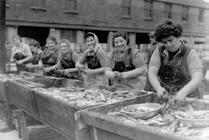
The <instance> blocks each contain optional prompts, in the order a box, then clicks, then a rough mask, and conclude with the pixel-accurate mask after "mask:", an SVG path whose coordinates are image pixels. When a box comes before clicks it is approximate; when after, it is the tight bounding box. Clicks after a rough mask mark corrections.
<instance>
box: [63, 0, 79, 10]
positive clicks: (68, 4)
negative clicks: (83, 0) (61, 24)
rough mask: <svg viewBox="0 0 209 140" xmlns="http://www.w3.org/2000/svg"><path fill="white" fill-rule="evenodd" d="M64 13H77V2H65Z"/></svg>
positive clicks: (74, 0)
mask: <svg viewBox="0 0 209 140" xmlns="http://www.w3.org/2000/svg"><path fill="white" fill-rule="evenodd" d="M64 10H65V11H77V0H65V7H64Z"/></svg>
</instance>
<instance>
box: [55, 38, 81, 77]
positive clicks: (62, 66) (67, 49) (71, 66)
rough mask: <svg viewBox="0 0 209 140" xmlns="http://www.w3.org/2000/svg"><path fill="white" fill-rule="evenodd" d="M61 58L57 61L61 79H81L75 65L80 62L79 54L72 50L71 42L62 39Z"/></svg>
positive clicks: (60, 44)
mask: <svg viewBox="0 0 209 140" xmlns="http://www.w3.org/2000/svg"><path fill="white" fill-rule="evenodd" d="M58 47H59V56H58V60H57V64H56V65H57V68H58V70H57V72H58V74H59V75H60V76H61V77H65V78H70V79H81V76H79V74H78V70H77V68H76V67H75V63H76V62H77V60H78V54H77V53H76V52H74V51H72V49H71V44H70V41H68V40H67V39H62V40H61V41H60V42H59V44H58Z"/></svg>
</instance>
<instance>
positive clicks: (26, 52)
mask: <svg viewBox="0 0 209 140" xmlns="http://www.w3.org/2000/svg"><path fill="white" fill-rule="evenodd" d="M23 47H24V51H25V52H24V53H25V55H26V56H32V52H31V49H30V47H29V46H28V45H27V44H23Z"/></svg>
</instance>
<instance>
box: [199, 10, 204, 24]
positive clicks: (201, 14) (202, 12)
mask: <svg viewBox="0 0 209 140" xmlns="http://www.w3.org/2000/svg"><path fill="white" fill-rule="evenodd" d="M204 12H205V11H204V9H202V8H200V9H199V15H198V21H199V22H203V20H204Z"/></svg>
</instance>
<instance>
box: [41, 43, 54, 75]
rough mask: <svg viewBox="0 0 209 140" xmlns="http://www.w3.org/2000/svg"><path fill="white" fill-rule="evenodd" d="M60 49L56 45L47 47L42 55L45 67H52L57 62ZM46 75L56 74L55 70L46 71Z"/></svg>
mask: <svg viewBox="0 0 209 140" xmlns="http://www.w3.org/2000/svg"><path fill="white" fill-rule="evenodd" d="M57 54H58V50H57V48H56V47H52V48H49V47H46V48H45V49H44V50H43V53H42V56H41V60H42V63H43V67H44V68H46V67H51V66H54V65H56V64H57V58H58V55H57ZM44 75H46V76H56V73H55V72H54V70H53V71H50V72H46V73H44Z"/></svg>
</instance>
